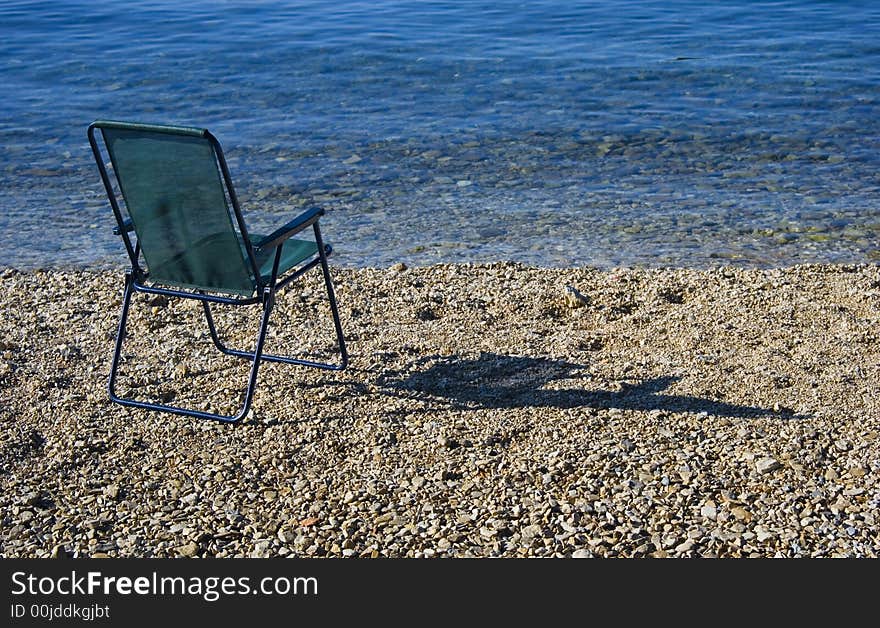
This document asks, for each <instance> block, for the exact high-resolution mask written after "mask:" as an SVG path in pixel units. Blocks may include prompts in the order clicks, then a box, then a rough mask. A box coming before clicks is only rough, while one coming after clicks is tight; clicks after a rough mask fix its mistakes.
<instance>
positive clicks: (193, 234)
mask: <svg viewBox="0 0 880 628" xmlns="http://www.w3.org/2000/svg"><path fill="white" fill-rule="evenodd" d="M99 134H100V138H101V140H102V143H103V150H102V148H101V142H99V139H98V136H99ZM88 138H89V144H90V145H91V148H92V153H93V155H94V157H95V162H96V164H97V166H98V171H99V173H100V175H101V180H102V182H103V184H104V189H105V191H106V192H107V197H108V199H109V201H110V207H111V209H112V210H113V214H114V216H115V218H116V228H115V229H114V231H115V232H116V233H118V234H119V235H120V236H121V237H122V241H123V244H124V245H125V249H126V251H127V252H128V256H129V260H130V262H131V267H130V269H129V270H128V271H127V272H126V275H125V291H124V293H123V294H124V295H123V303H122V314H121V316H120V320H119V328H118V330H117V333H116V346H115V352H114V356H113V362H112V365H111V369H110V380H109V384H108V388H109V392H110V398H111V399H112V400H113V401H115V402H117V403H120V404H123V405H127V406H134V407H138V408H146V409H150V410H159V411H165V412H171V413H174V414H183V415H188V416H195V417H200V418H209V419H217V420H220V421H227V422H237V421H239V420H241V419H242V418H243V417H244V416H245V415H246V414H247V412H248V410H249V408H250V406H251V402H252V399H253V394H254V390H255V387H256V381H257V370H258V368H259V365H260V361H261V360H269V361H273V362H282V363H285V364H295V365H300V366H309V367H315V368H321V369H328V370H341V369H344V368H345V367H346V365H347V364H348V353H347V352H346V349H345V338H344V336H343V333H342V324H341V322H340V320H339V309H338V307H337V304H336V295H335V292H334V289H333V282H332V279H331V277H330V271H329V268H328V265H327V256H328V255H330V253H331V248H330V247H329V246H327V245H325V244H324V242H323V240H322V237H321V230H320V227H319V220H320V218H321V216H323V215H324V210H323V209H321V208H311V209H308V210H306V211H304V212H302V213H301V214H299V215H298V216H296V217H295V218H293V220H291V221H290V222H288V223H286V224H284V225H282V226H281V227H279V228H278V229H276V230H275V231H273V232H272V233H270V234H268V235H266V236H256V235H251V234H249V232H248V229H247V225H246V224H245V220H244V217H243V216H242V213H241V208H240V207H239V204H238V198H237V196H236V194H235V188H234V186H233V185H232V176H231V174H230V172H229V167H228V166H227V164H226V159H225V157H224V156H223V150H222V149H221V148H220V143H219V142H218V141H217V139H216V138H215V137H214V136H213V135H212V134H211V133H210V132H208V130H207V129H200V128H194V127H183V126H167V125H156V124H143V123H139V122H117V121H109V120H98V121H95V122H93V123H92V124H91V125H89V129H88ZM105 153H106V158H105ZM108 158H109V159H108ZM108 161H109V164H110V166H111V167H110V168H108V166H107V164H108ZM111 170H112V177H111ZM114 183H115V185H114ZM117 190H118V192H119V195H118V196H117ZM120 201H121V202H120ZM309 227H311V229H312V231H313V234H314V239H313V240H307V239H301V238H294V237H293V236H294V235H297V234H299V233H301V232H303V231H305V230H307V229H308V228H309ZM312 268H320V269H321V271H322V272H323V275H324V284H325V287H326V289H327V297H328V300H329V302H330V311H331V314H332V316H333V324H334V327H335V330H336V338H337V343H338V346H337V348H338V350H339V356H340V358H339V361H338V362H336V363H328V362H321V361H317V360H313V359H310V358H301V357H291V356H282V355H272V354H265V353H263V343H264V341H265V338H266V330H267V327H268V324H269V317H270V314H271V312H272V309H273V307H274V304H275V295H276V293H277V292H278V291H279V290H281V289H283V288H285V287H286V286H287V285H289V284H290V283H291V282H292V281H293V280H295V279H297V278H299V277H301V276H302V275H303V274H304V273H305V272H307V271H309V270H310V269H312ZM135 292H145V293H150V294H162V295H167V296H170V297H179V298H184V299H195V300H198V301H200V302H201V304H202V306H203V309H204V313H205V319H206V321H207V324H208V330H209V331H210V334H211V340H212V341H213V343H214V345H215V346H216V347H217V348H218V349H219V350H220V351H222V352H223V353H226V354H228V355H232V356H237V357H241V358H247V359H249V360H250V361H251V362H252V365H251V371H250V377H249V379H248V385H247V388H246V389H245V391H244V400H243V402H242V404H241V409H240V410H239V411H238V412H237V413H235V414H223V413H216V412H206V411H202V410H195V409H188V408H182V407H177V406H171V405H167V404H163V403H157V402H151V401H144V400H138V399H132V398H122V397H120V396H118V395H117V394H116V392H115V382H116V377H117V371H118V369H119V364H120V355H121V351H122V343H123V340H124V338H125V326H126V321H127V319H128V311H129V307H130V305H131V301H132V295H133V294H134V293H135ZM212 304H214V305H221V304H222V305H231V306H237V305H255V304H260V305H262V308H263V311H262V318H261V322H260V331H259V334H258V336H257V342H256V347H255V348H254V349H253V350H238V349H231V348H229V347H227V346H226V345H225V344H223V342H222V341H221V339H220V337H219V335H218V333H217V328H216V326H215V325H214V319H213V315H212V313H211V305H212Z"/></svg>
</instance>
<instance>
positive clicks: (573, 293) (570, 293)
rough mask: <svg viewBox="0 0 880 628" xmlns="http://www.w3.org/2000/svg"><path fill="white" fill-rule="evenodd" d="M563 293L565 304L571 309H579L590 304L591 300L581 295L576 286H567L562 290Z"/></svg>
mask: <svg viewBox="0 0 880 628" xmlns="http://www.w3.org/2000/svg"><path fill="white" fill-rule="evenodd" d="M562 293H563V295H564V297H565V304H566V305H568V307H570V308H579V307H584V306H585V305H589V304H590V299H589V298H588V297H586V296H584V295H583V294H581V293H580V292H579V291H578V289H577V288H575V287H574V286H569V285H566V286H565V287H564V288H563V289H562Z"/></svg>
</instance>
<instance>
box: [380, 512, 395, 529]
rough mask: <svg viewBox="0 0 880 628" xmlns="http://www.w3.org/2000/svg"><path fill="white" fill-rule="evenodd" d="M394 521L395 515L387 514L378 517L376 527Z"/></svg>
mask: <svg viewBox="0 0 880 628" xmlns="http://www.w3.org/2000/svg"><path fill="white" fill-rule="evenodd" d="M393 519H394V513H390V512H386V513H383V514H381V515H379V516H378V517H376V525H377V526H378V525H383V524H386V523H390V522H391V521H392V520H393Z"/></svg>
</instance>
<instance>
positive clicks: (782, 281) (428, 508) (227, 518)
mask: <svg viewBox="0 0 880 628" xmlns="http://www.w3.org/2000/svg"><path fill="white" fill-rule="evenodd" d="M332 261H333V260H332V259H331V264H332ZM332 268H333V275H334V279H335V282H336V287H337V294H338V298H339V304H340V309H341V315H342V321H343V329H344V331H345V334H346V337H347V339H348V344H349V352H350V354H351V366H350V367H349V369H347V370H345V371H343V372H341V373H326V372H315V371H311V370H308V369H304V368H299V367H291V366H284V365H278V364H271V363H264V364H263V365H262V366H261V368H260V373H259V382H258V386H257V390H256V396H255V400H254V405H253V410H252V415H251V416H249V417H248V418H247V419H246V420H245V421H244V423H243V424H241V425H239V426H235V427H231V426H226V425H220V424H216V423H213V422H206V421H200V420H197V419H191V418H185V417H175V416H172V415H166V414H157V413H153V412H147V411H139V410H134V409H129V408H124V407H122V406H118V405H115V404H111V403H110V401H109V399H108V398H107V393H106V388H105V387H106V376H107V372H108V370H109V361H110V358H111V355H112V350H113V347H112V344H113V337H114V335H115V326H116V322H117V320H118V315H119V311H118V310H119V302H120V293H121V289H122V271H121V269H119V270H116V271H88V270H79V271H58V270H32V271H17V270H14V269H6V270H4V271H2V272H0V291H2V294H3V296H4V298H5V301H6V302H7V303H9V304H15V307H13V308H10V311H9V313H8V314H7V315H6V316H4V318H3V322H2V331H0V342H2V347H0V348H2V351H0V356H2V360H0V385H2V387H3V388H4V392H5V397H6V398H7V400H8V401H7V403H6V405H5V407H4V408H3V409H2V410H0V418H2V421H3V423H4V429H2V430H0V434H2V436H0V439H2V441H0V463H2V464H0V466H2V469H3V472H2V473H0V483H2V497H0V512H3V513H4V515H3V524H2V528H0V543H2V546H0V554H2V555H3V556H5V557H17V556H51V555H60V556H95V555H109V556H138V557H151V556H221V557H222V556H278V555H286V556H379V555H381V556H657V557H661V556H768V557H769V556H851V557H861V556H871V557H876V556H878V555H880V521H878V517H877V516H876V515H875V514H874V512H875V511H876V510H877V508H878V506H880V490H878V489H877V478H878V474H880V438H878V434H880V385H878V382H880V332H878V330H880V266H877V265H872V264H846V265H828V264H809V265H795V266H788V267H782V268H773V269H744V268H738V267H731V266H720V267H718V268H713V269H707V270H694V269H683V268H656V269H653V268H615V269H611V270H598V269H595V268H589V267H580V268H538V267H531V266H525V265H523V264H516V263H506V262H499V263H491V264H460V265H446V264H441V265H435V266H426V267H413V268H401V267H399V266H395V267H391V268H386V269H378V268H347V267H336V266H333V267H332ZM314 275H315V276H314V277H309V278H308V279H307V281H305V283H304V286H303V288H302V289H299V287H298V286H290V287H289V288H288V289H287V290H285V291H284V292H283V293H282V294H281V296H280V297H279V307H278V309H277V310H276V312H274V313H273V318H272V322H273V325H272V327H270V334H269V339H268V341H267V342H268V343H269V344H268V345H267V350H273V347H274V348H278V349H281V348H283V347H284V346H290V345H295V343H297V342H300V343H301V344H300V346H302V347H303V348H305V349H308V350H325V349H327V348H328V347H329V342H330V339H331V338H332V329H331V325H330V323H329V318H327V317H326V316H323V314H326V311H325V310H326V308H325V306H324V301H323V300H322V299H321V297H322V292H321V286H320V284H319V281H320V277H319V274H318V273H314ZM565 286H572V287H573V288H575V289H576V290H577V292H578V293H579V294H580V295H581V296H582V297H583V298H582V299H581V298H577V297H576V296H572V293H568V292H566V291H565ZM66 290H69V291H70V293H69V294H68V293H67V292H66ZM194 305H195V304H192V303H182V302H178V301H172V302H162V300H158V299H155V298H154V297H149V296H147V295H138V296H137V299H136V301H135V304H134V305H133V311H132V319H131V330H132V333H131V338H130V339H129V340H130V341H127V342H129V344H127V345H126V354H125V355H129V354H130V358H129V359H128V360H127V361H126V363H125V365H124V367H123V371H122V373H123V374H124V376H122V377H121V378H120V392H127V391H128V390H131V391H134V392H136V393H139V394H143V395H154V396H158V397H161V398H165V397H170V398H172V399H174V400H175V403H178V402H179V403H192V404H197V405H198V404H202V403H204V402H205V401H209V402H211V403H214V404H220V403H221V400H223V399H227V400H228V399H232V400H233V401H235V398H234V397H235V391H237V390H239V389H243V384H244V377H245V371H246V368H245V365H244V364H243V362H241V361H237V360H235V359H233V358H227V357H225V356H221V355H219V354H217V353H216V352H215V351H214V349H213V346H212V345H211V343H210V340H209V338H208V336H207V328H206V326H205V325H204V322H203V320H202V319H201V318H200V316H199V310H198V309H196V307H194ZM242 309H244V308H242ZM316 311H317V312H318V313H319V316H321V317H319V316H316V315H315V312H316ZM251 313H253V312H251ZM322 313H323V314H322ZM254 318H255V317H253V316H252V317H251V319H250V320H254ZM255 330H256V326H255V325H253V324H249V323H248V322H247V321H246V320H245V319H243V318H241V317H232V318H229V319H227V323H226V327H225V333H227V334H228V336H229V338H230V339H231V340H232V342H234V343H238V344H239V345H246V344H247V343H249V342H252V338H253V335H254V334H255ZM159 341H161V342H159ZM141 366H143V367H144V368H141ZM239 384H240V386H239ZM199 391H201V394H196V393H197V392H199ZM154 398H155V397H154ZM217 409H223V408H219V407H218V408H217Z"/></svg>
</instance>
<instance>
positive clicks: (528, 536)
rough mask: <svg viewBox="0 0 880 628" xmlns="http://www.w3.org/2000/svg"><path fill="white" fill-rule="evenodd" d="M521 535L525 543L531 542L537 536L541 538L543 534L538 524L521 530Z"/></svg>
mask: <svg viewBox="0 0 880 628" xmlns="http://www.w3.org/2000/svg"><path fill="white" fill-rule="evenodd" d="M519 534H520V536H521V537H522V539H523V540H524V541H531V540H532V539H533V538H535V537H536V536H540V535H541V534H542V531H541V526H539V525H537V524H532V525H528V526H526V527H524V528H523V529H522V530H520V533H519Z"/></svg>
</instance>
